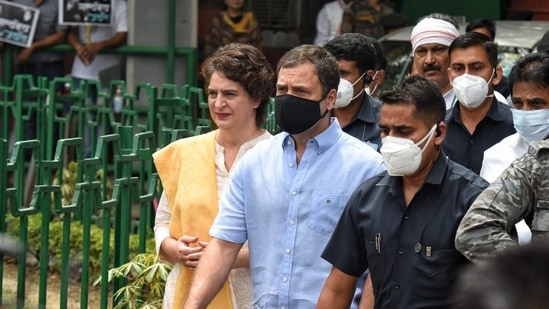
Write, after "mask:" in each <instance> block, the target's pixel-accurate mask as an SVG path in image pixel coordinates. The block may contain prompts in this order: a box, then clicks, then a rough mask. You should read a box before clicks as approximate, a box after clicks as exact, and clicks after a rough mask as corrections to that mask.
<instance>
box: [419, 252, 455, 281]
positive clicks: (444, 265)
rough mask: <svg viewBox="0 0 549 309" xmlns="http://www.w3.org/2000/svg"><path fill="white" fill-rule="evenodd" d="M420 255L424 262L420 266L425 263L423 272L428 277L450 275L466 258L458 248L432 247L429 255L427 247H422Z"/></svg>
mask: <svg viewBox="0 0 549 309" xmlns="http://www.w3.org/2000/svg"><path fill="white" fill-rule="evenodd" d="M420 256H421V259H422V260H423V262H422V263H421V264H419V265H418V266H420V267H421V265H424V267H425V268H424V269H423V270H422V271H421V272H423V273H424V275H425V276H426V277H428V278H433V277H442V278H446V277H448V276H450V274H451V273H453V272H454V271H455V269H456V268H457V267H458V266H459V265H461V264H462V263H463V261H464V259H465V258H464V257H463V256H462V255H461V254H460V253H459V252H458V251H457V250H456V249H441V250H435V249H432V251H431V253H430V256H428V255H427V254H426V249H425V248H422V250H421V252H420Z"/></svg>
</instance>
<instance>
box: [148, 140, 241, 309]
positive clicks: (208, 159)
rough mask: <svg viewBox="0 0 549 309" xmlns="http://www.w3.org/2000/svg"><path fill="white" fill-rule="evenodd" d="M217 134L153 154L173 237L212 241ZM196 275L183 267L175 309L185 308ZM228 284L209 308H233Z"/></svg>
mask: <svg viewBox="0 0 549 309" xmlns="http://www.w3.org/2000/svg"><path fill="white" fill-rule="evenodd" d="M216 133H217V131H212V132H209V133H206V134H203V135H199V136H194V137H190V138H186V139H182V140H179V141H176V142H173V143H171V144H170V145H168V146H166V147H164V148H163V149H161V150H159V151H158V152H156V153H155V154H154V155H153V158H154V164H155V166H156V169H157V171H158V175H159V176H160V179H161V180H162V186H163V188H164V193H165V195H166V198H167V200H168V205H169V207H170V210H171V212H172V216H171V219H170V224H169V231H170V236H171V237H173V238H175V239H179V238H180V237H181V236H183V235H191V236H198V238H199V239H200V240H201V241H209V240H210V238H211V237H210V235H209V233H208V232H209V229H210V226H211V225H212V223H213V220H214V218H215V216H216V215H217V211H218V203H217V181H216V172H215V136H216ZM193 276H194V272H193V271H191V270H190V269H189V268H188V267H186V266H184V265H181V267H180V272H179V277H178V278H177V283H176V289H175V291H176V292H175V295H174V300H173V307H174V308H182V307H183V303H184V302H185V299H186V298H187V295H188V294H189V290H190V287H191V284H192V280H193ZM232 304H233V302H232V296H231V289H230V286H229V282H228V281H227V282H225V284H224V285H223V287H222V288H221V290H220V291H219V293H218V294H217V296H216V297H215V298H214V300H213V301H212V302H211V303H210V305H209V306H208V308H210V309H214V308H215V309H217V308H219V309H221V308H223V309H232V307H233V305H232Z"/></svg>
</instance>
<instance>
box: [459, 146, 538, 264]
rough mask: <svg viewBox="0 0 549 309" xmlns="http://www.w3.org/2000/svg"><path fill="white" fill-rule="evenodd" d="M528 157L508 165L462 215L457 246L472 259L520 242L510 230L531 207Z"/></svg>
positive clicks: (531, 197)
mask: <svg viewBox="0 0 549 309" xmlns="http://www.w3.org/2000/svg"><path fill="white" fill-rule="evenodd" d="M527 159H528V158H524V157H523V158H521V159H519V160H517V161H515V162H514V163H513V164H511V166H509V167H508V168H507V169H506V170H505V171H504V172H503V173H502V174H501V175H500V177H499V178H498V179H496V180H495V181H494V182H493V183H492V184H491V185H490V186H489V187H488V188H487V189H486V190H484V191H483V192H482V193H481V194H480V195H479V196H478V197H477V199H476V200H475V202H473V205H471V207H470V208H469V210H468V211H467V213H466V214H465V216H464V217H463V219H462V221H461V223H460V225H459V227H458V230H457V232H456V249H457V250H459V251H460V252H461V253H462V254H463V255H464V256H465V257H466V258H468V259H469V260H471V261H473V262H480V261H482V260H484V259H486V258H489V257H492V256H495V255H497V254H499V253H500V252H502V251H504V250H505V249H507V248H508V247H510V246H515V245H517V242H516V240H514V239H513V238H512V237H511V235H510V233H511V231H512V229H513V228H514V226H515V224H516V223H517V222H519V221H520V220H522V219H523V218H525V217H526V216H527V215H528V214H529V213H530V211H531V210H532V208H531V205H532V202H531V201H532V200H533V193H532V191H533V190H532V179H531V177H530V175H529V170H528V168H527V166H529V164H528V163H527V162H525V161H527Z"/></svg>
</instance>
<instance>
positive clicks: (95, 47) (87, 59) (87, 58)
mask: <svg viewBox="0 0 549 309" xmlns="http://www.w3.org/2000/svg"><path fill="white" fill-rule="evenodd" d="M101 49H103V47H102V44H100V43H90V44H87V45H80V46H79V47H78V49H77V50H76V52H77V54H78V57H80V59H82V61H83V62H84V63H85V64H86V65H90V64H91V63H92V62H93V59H95V56H96V55H97V54H98V53H99V51H100V50H101Z"/></svg>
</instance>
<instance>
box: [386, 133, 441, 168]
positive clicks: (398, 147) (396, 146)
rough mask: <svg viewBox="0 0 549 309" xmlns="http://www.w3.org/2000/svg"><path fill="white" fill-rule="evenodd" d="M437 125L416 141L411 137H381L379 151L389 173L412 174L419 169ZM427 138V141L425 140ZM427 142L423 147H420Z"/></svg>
mask: <svg viewBox="0 0 549 309" xmlns="http://www.w3.org/2000/svg"><path fill="white" fill-rule="evenodd" d="M436 128H437V125H436V124H435V125H434V126H433V128H431V130H430V131H429V132H428V133H427V135H425V136H424V137H423V138H422V139H421V140H420V141H419V142H417V143H414V141H413V140H411V139H409V138H402V137H394V136H386V137H384V138H382V139H381V149H380V150H379V152H380V153H381V156H382V157H383V161H384V162H385V168H386V169H387V173H388V174H389V175H391V176H404V175H410V174H413V173H415V172H416V171H417V169H418V168H419V165H420V164H421V155H422V154H423V151H424V150H425V147H427V144H429V142H430V141H431V138H432V137H433V134H434V133H435V129H436ZM425 140H427V142H425ZM423 142H425V145H424V146H423V148H419V146H418V145H421V144H422V143H423Z"/></svg>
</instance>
